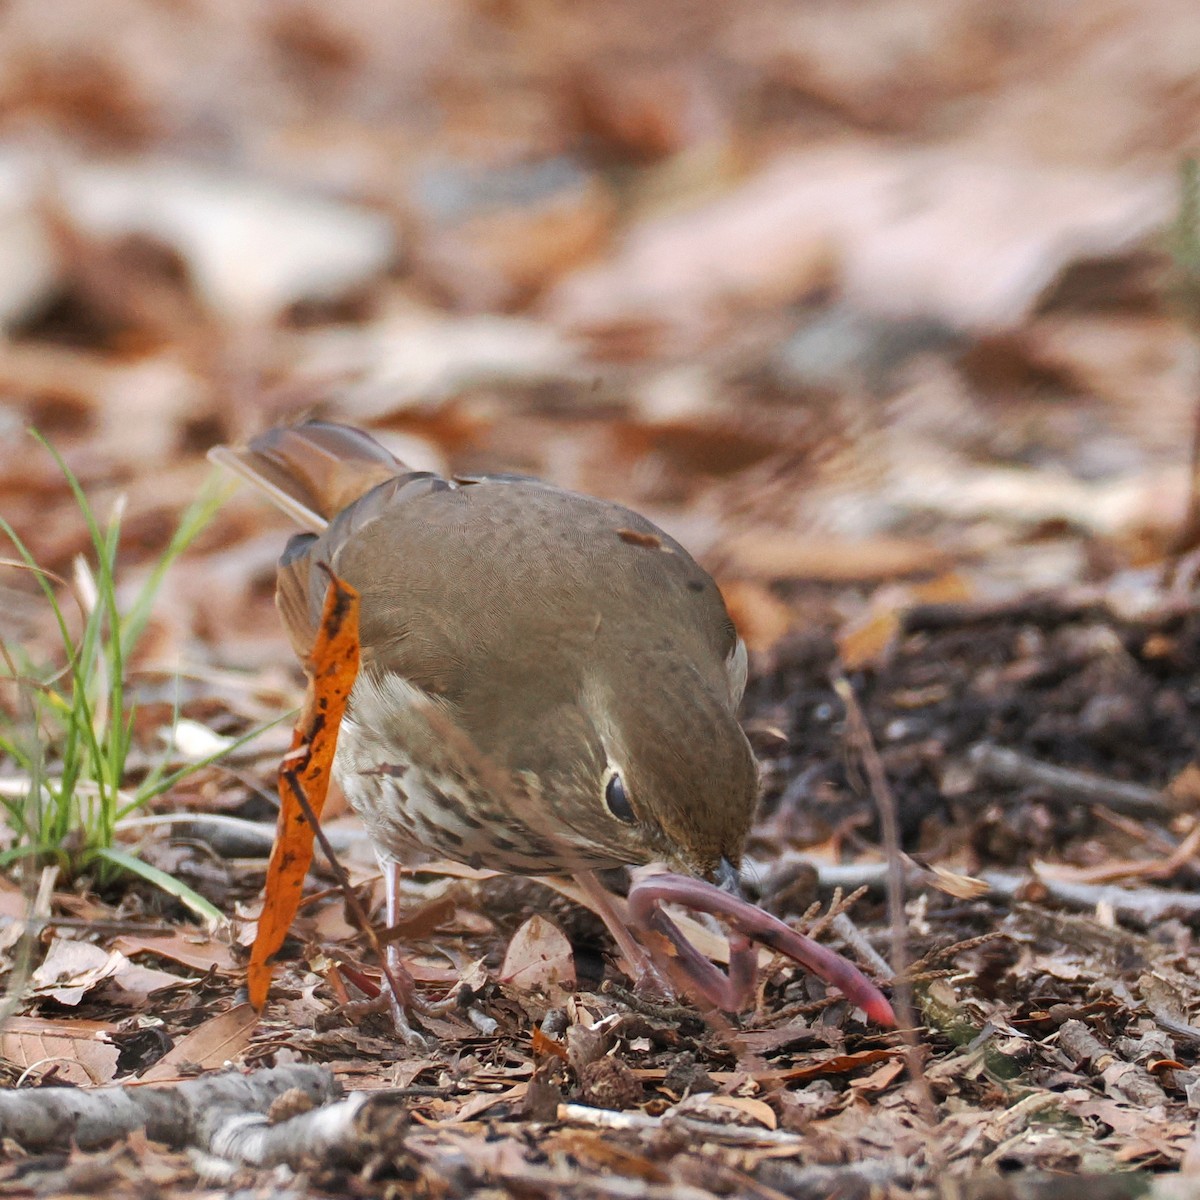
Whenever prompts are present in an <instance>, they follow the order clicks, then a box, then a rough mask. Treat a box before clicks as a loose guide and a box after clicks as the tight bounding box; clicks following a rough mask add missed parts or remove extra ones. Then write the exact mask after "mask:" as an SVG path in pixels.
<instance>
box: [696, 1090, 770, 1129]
mask: <svg viewBox="0 0 1200 1200" xmlns="http://www.w3.org/2000/svg"><path fill="white" fill-rule="evenodd" d="M703 1107H704V1108H707V1109H713V1108H717V1109H722V1108H725V1109H732V1110H733V1111H734V1112H737V1113H741V1114H742V1115H743V1116H746V1117H749V1118H750V1119H751V1120H752V1121H756V1122H757V1123H758V1124H759V1125H763V1126H765V1127H766V1128H767V1129H776V1128H778V1126H779V1121H778V1118H777V1117H776V1116H775V1110H774V1109H773V1108H772V1107H771V1106H770V1105H769V1104H767V1103H766V1102H765V1101H763V1100H755V1099H754V1098H753V1097H751V1096H706V1097H704V1101H703Z"/></svg>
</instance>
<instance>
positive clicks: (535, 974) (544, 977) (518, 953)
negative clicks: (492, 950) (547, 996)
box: [499, 913, 575, 992]
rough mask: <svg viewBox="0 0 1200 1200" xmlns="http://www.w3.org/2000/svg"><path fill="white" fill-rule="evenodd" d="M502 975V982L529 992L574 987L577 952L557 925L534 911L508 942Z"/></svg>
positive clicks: (501, 970) (501, 969)
mask: <svg viewBox="0 0 1200 1200" xmlns="http://www.w3.org/2000/svg"><path fill="white" fill-rule="evenodd" d="M499 978H500V981H501V983H508V984H511V985H512V986H513V987H519V988H521V989H522V990H529V991H541V992H547V991H549V990H550V989H551V988H554V987H562V988H567V989H571V988H574V986H575V955H574V953H573V952H572V950H571V943H570V942H569V941H567V939H566V937H565V936H564V934H563V932H562V930H561V929H559V928H558V926H557V925H555V924H554V923H553V922H552V921H548V920H546V918H545V917H542V916H538V915H537V914H536V913H535V914H534V915H533V916H532V917H530V918H529V920H528V921H526V922H525V924H524V925H522V926H521V928H520V929H518V930H517V932H516V933H514V934H513V936H512V941H510V942H509V943H508V949H507V950H506V951H505V953H504V964H503V966H502V967H501V968H500V976H499Z"/></svg>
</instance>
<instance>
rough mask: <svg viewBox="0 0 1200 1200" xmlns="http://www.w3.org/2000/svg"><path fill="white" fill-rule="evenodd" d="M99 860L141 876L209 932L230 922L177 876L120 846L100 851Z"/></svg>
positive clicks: (106, 847) (103, 848) (96, 855)
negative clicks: (184, 907) (193, 916)
mask: <svg viewBox="0 0 1200 1200" xmlns="http://www.w3.org/2000/svg"><path fill="white" fill-rule="evenodd" d="M95 857H96V858H99V859H103V860H104V861H105V862H109V863H112V865H113V866H115V867H120V868H121V869H122V870H123V871H128V872H130V873H131V874H133V875H138V876H140V877H141V878H142V879H144V880H145V881H146V882H147V883H152V884H153V885H154V886H155V887H156V888H158V889H159V890H160V891H163V892H166V893H167V895H168V896H174V897H175V899H176V900H178V901H179V902H180V903H181V904H183V905H186V906H187V907H188V908H189V909H191V911H192V912H194V913H195V914H196V916H198V917H199V918H200V919H201V920H202V921H203V922H204V924H205V925H206V926H207V927H208V928H209V929H219V928H221V927H222V926H224V925H225V924H226V923H227V918H226V917H225V915H224V913H222V912H221V910H220V909H219V908H217V907H216V906H215V905H213V904H210V903H209V902H208V901H207V900H205V899H204V897H203V896H201V895H200V894H199V893H197V892H195V891H193V890H192V889H191V888H190V887H188V885H187V884H186V883H182V882H181V881H180V880H178V879H176V878H175V877H174V876H173V875H168V874H167V872H166V871H160V870H159V868H158V867H152V866H151V865H150V864H149V863H147V862H142V860H141V859H140V858H138V857H137V855H136V854H130V853H129V851H128V850H122V849H121V848H120V847H119V846H105V847H102V848H101V849H99V850H97V851H96V853H95Z"/></svg>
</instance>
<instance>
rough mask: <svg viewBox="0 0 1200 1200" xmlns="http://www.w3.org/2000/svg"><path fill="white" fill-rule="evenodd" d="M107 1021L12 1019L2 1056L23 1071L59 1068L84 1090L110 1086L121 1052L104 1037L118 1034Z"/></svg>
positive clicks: (1, 1039)
mask: <svg viewBox="0 0 1200 1200" xmlns="http://www.w3.org/2000/svg"><path fill="white" fill-rule="evenodd" d="M115 1028H116V1027H115V1026H113V1025H109V1024H106V1023H105V1022H103V1021H50V1020H42V1019H40V1018H37V1017H12V1018H10V1019H9V1020H8V1021H7V1022H6V1024H5V1027H4V1030H3V1032H0V1055H2V1056H3V1057H4V1058H5V1059H6V1060H7V1061H8V1062H11V1063H13V1064H14V1065H15V1066H18V1067H21V1068H23V1069H24V1068H27V1067H35V1066H39V1065H40V1066H42V1067H44V1069H45V1070H47V1071H48V1070H50V1069H51V1068H52V1067H53V1068H56V1073H57V1075H58V1076H59V1078H61V1079H63V1080H64V1081H66V1082H70V1083H74V1084H78V1085H79V1086H80V1087H87V1086H89V1085H99V1084H103V1083H109V1082H111V1081H112V1079H113V1077H114V1076H115V1075H116V1073H117V1058H118V1056H119V1054H120V1050H119V1049H118V1048H117V1046H116V1045H114V1044H113V1043H112V1042H108V1041H101V1040H100V1038H101V1036H102V1035H105V1036H107V1035H109V1034H112V1033H113V1032H115Z"/></svg>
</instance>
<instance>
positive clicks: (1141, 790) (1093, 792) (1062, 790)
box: [970, 742, 1177, 817]
mask: <svg viewBox="0 0 1200 1200" xmlns="http://www.w3.org/2000/svg"><path fill="white" fill-rule="evenodd" d="M970 762H971V766H972V767H974V768H975V770H976V772H977V773H978V775H979V776H980V778H982V779H985V780H987V781H988V782H989V783H999V784H1003V785H1004V786H1006V787H1027V788H1042V789H1045V790H1046V791H1047V792H1049V793H1050V794H1051V795H1052V796H1053V797H1054V798H1056V799H1059V800H1078V801H1082V802H1083V803H1085V804H1103V805H1104V806H1105V807H1106V808H1111V809H1112V810H1113V811H1114V812H1119V813H1124V814H1126V815H1127V816H1131V817H1165V816H1169V815H1170V814H1171V813H1172V812H1173V811H1175V810H1176V807H1177V806H1175V805H1173V804H1172V803H1171V798H1170V797H1169V796H1167V795H1166V794H1164V793H1163V792H1160V791H1157V790H1156V789H1155V788H1148V787H1142V786H1140V785H1139V784H1136V783H1123V782H1122V781H1121V780H1119V779H1105V778H1104V777H1103V776H1101V775H1091V774H1089V773H1088V772H1086V771H1075V770H1072V769H1071V768H1070V767H1059V766H1055V765H1054V764H1053V763H1045V762H1039V761H1038V760H1037V759H1036V758H1029V757H1027V756H1026V755H1024V754H1019V753H1017V751H1015V750H1006V749H1005V748H1004V747H1002V746H993V745H990V744H988V743H986V742H984V743H981V744H980V745H978V746H974V747H972V749H971V754H970Z"/></svg>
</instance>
